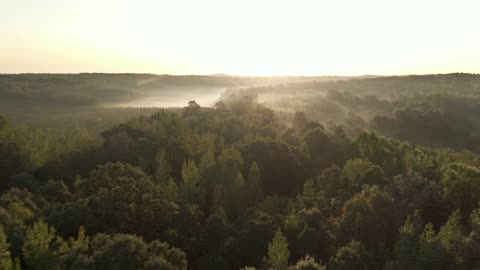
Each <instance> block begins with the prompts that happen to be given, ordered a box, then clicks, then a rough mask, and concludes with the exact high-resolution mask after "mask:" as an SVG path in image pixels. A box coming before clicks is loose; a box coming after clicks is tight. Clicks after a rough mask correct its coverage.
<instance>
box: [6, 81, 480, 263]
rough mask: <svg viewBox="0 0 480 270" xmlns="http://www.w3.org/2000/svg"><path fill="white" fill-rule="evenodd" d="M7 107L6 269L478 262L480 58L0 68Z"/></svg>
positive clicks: (479, 256) (479, 237)
mask: <svg viewBox="0 0 480 270" xmlns="http://www.w3.org/2000/svg"><path fill="white" fill-rule="evenodd" d="M213 88H216V89H217V88H221V89H222V90H221V91H219V92H218V93H219V96H218V97H217V98H216V99H215V103H214V104H211V105H212V106H209V105H210V104H206V105H203V104H201V103H200V102H198V103H197V102H196V101H194V99H195V100H199V98H201V93H202V92H203V91H207V92H209V91H210V90H208V89H213ZM206 89H207V90H206ZM179 91H180V92H181V91H184V92H185V93H186V94H187V95H191V98H190V100H191V101H189V102H188V103H185V105H184V106H182V107H176V108H158V107H155V106H152V107H148V108H134V107H130V106H127V107H124V106H112V105H115V104H124V103H125V102H128V101H130V100H133V99H142V98H146V99H148V98H151V97H152V96H153V95H154V94H155V95H156V98H159V99H161V98H162V95H163V96H164V97H165V99H166V100H168V96H169V94H168V93H170V92H179ZM209 93H211V92H209ZM177 94H178V93H177ZM0 107H1V109H0V113H1V114H2V115H3V116H1V117H0V196H1V197H0V269H168V270H174V269H192V270H193V269H244V270H252V269H274V270H287V269H292V270H293V269H298V270H300V269H302V270H306V269H322V270H324V269H329V270H330V269H331V270H347V269H360V270H362V269H382V270H400V269H419V270H420V269H425V270H427V269H432V270H433V269H435V270H437V269H465V270H467V269H480V205H479V202H480V120H479V118H478V117H477V116H478V115H480V75H474V74H446V75H425V76H402V77H358V78H344V77H338V78H336V77H285V78H284V77H280V78H275V77H273V78H268V77H265V78H255V77H246V78H244V77H230V76H186V77H182V76H180V77H176V76H168V75H161V76H156V75H148V74H145V75H138V74H122V75H108V74H78V75H74V74H71V75H46V74H23V75H1V76H0ZM160 107H163V105H162V106H160Z"/></svg>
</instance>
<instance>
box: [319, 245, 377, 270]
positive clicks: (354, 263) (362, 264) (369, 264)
mask: <svg viewBox="0 0 480 270" xmlns="http://www.w3.org/2000/svg"><path fill="white" fill-rule="evenodd" d="M375 268H376V267H375V264H374V260H373V257H372V254H370V253H369V252H368V251H367V250H366V249H365V246H364V245H363V244H362V242H359V241H355V240H354V241H351V242H349V243H348V244H347V245H345V246H343V247H341V248H339V249H338V251H337V253H336V254H335V256H333V257H332V258H331V259H330V263H329V267H328V269H332V270H351V269H356V270H357V269H358V270H370V269H375Z"/></svg>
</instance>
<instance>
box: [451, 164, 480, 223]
mask: <svg viewBox="0 0 480 270" xmlns="http://www.w3.org/2000/svg"><path fill="white" fill-rule="evenodd" d="M442 184H443V192H444V197H445V199H446V200H447V201H448V202H449V203H450V204H451V206H452V207H453V208H455V209H460V211H461V213H462V214H463V215H465V216H466V215H469V214H470V213H471V212H472V210H473V209H475V208H476V207H477V205H478V202H479V198H480V170H479V169H478V168H475V167H472V166H469V165H466V164H463V163H453V164H450V165H449V166H448V167H447V168H446V170H445V171H444V173H443V175H442Z"/></svg>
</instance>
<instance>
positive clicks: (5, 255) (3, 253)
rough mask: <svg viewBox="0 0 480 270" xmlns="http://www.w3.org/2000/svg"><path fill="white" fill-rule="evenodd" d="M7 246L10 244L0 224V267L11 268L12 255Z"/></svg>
mask: <svg viewBox="0 0 480 270" xmlns="http://www.w3.org/2000/svg"><path fill="white" fill-rule="evenodd" d="M9 248H10V244H9V243H8V242H7V236H6V235H5V232H4V231H3V227H2V226H1V225H0V269H4V270H13V261H12V255H11V253H10V250H9Z"/></svg>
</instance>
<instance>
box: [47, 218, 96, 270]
mask: <svg viewBox="0 0 480 270" xmlns="http://www.w3.org/2000/svg"><path fill="white" fill-rule="evenodd" d="M92 249H95V247H92ZM89 251H90V238H89V237H88V236H87V235H86V232H85V229H84V228H83V227H80V229H79V230H78V236H77V239H75V238H73V237H70V238H69V239H68V240H67V241H60V244H59V246H58V249H57V250H56V251H55V255H56V256H57V257H58V260H59V267H60V268H61V269H72V270H73V269H89V268H90V267H91V266H92V263H93V260H92V258H91V256H90V254H89Z"/></svg>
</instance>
